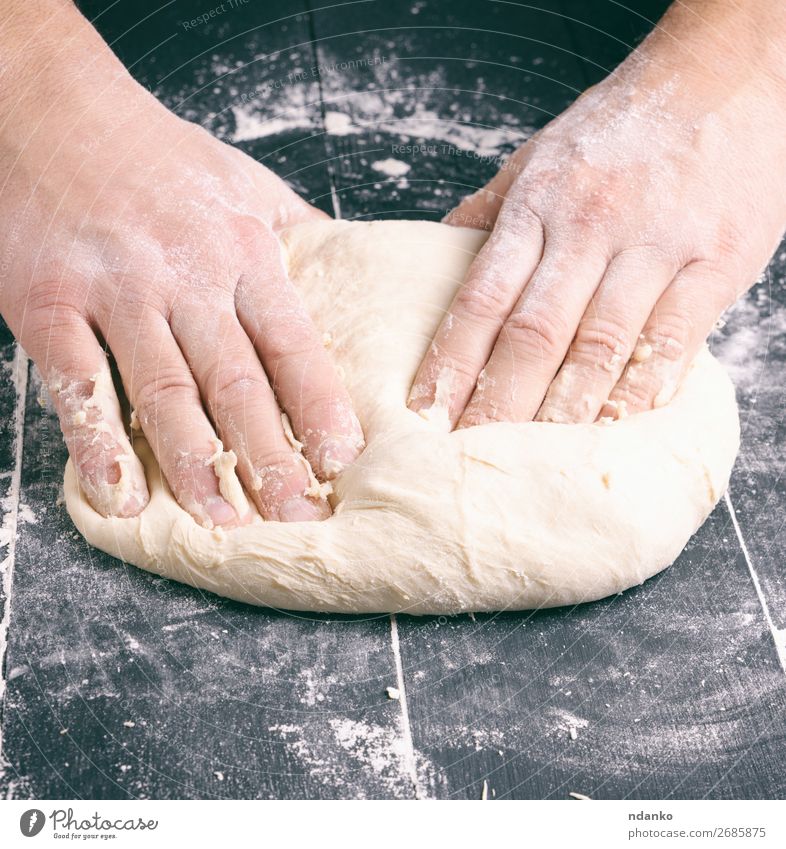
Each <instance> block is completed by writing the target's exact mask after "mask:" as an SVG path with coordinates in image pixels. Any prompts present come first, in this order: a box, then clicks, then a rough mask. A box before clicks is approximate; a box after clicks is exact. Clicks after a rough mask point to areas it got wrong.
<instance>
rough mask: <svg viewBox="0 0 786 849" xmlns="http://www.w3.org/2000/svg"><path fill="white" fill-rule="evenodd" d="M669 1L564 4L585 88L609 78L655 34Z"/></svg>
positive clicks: (578, 1)
mask: <svg viewBox="0 0 786 849" xmlns="http://www.w3.org/2000/svg"><path fill="white" fill-rule="evenodd" d="M670 5H671V2H670V0H629V2H627V3H624V4H623V3H617V2H615V0H594V2H592V3H587V2H584V0H561V3H560V7H561V11H562V13H563V15H564V18H565V25H566V27H567V28H568V30H569V32H570V34H571V37H572V40H573V45H574V51H575V54H576V57H577V58H578V60H579V62H580V66H581V69H582V72H583V73H584V75H585V80H586V84H587V85H588V86H589V85H595V83H598V82H600V81H601V80H602V79H603V78H604V77H605V76H607V75H608V74H609V73H610V72H611V71H613V70H614V68H616V67H617V65H619V63H620V62H622V60H623V59H624V58H625V57H626V56H627V55H628V54H629V53H630V52H631V50H633V48H634V47H636V46H637V45H638V44H640V43H641V41H642V40H643V39H644V37H645V36H646V35H647V34H648V33H649V32H650V30H652V28H653V26H654V25H655V24H656V23H657V21H658V19H659V18H660V17H661V16H662V15H663V13H664V12H665V11H666V9H667V8H668V7H669V6H670Z"/></svg>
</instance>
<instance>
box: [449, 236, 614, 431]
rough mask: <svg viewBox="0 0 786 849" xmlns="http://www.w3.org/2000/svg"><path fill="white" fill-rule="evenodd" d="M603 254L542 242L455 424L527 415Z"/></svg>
mask: <svg viewBox="0 0 786 849" xmlns="http://www.w3.org/2000/svg"><path fill="white" fill-rule="evenodd" d="M606 263H607V258H606V257H605V256H604V255H603V252H602V251H600V250H594V251H589V250H587V249H584V250H583V251H582V252H580V253H579V252H577V251H576V249H575V247H573V243H572V242H571V243H570V247H568V246H566V245H565V244H555V245H553V246H548V245H547V247H546V251H545V252H544V255H543V260H542V261H541V263H540V265H539V266H538V269H537V271H536V272H535V274H534V275H533V277H532V280H530V282H529V284H528V285H527V287H526V288H525V289H524V292H523V294H522V295H521V297H520V298H519V300H518V303H517V304H516V306H515V308H514V309H513V311H512V312H511V313H510V315H509V316H508V318H507V320H506V321H505V324H504V326H503V328H502V330H501V331H500V333H499V338H498V339H497V342H496V344H495V345H494V350H493V352H492V354H491V357H490V358H489V361H488V364H487V365H486V367H485V368H484V369H483V372H482V374H481V376H480V378H479V379H478V384H477V387H476V389H475V391H474V392H473V394H472V397H471V399H470V401H469V403H468V404H467V407H466V409H465V410H464V413H463V414H462V416H461V419H460V420H459V426H460V427H471V426H473V425H478V424H485V423H487V422H493V421H511V422H527V421H531V420H532V418H533V416H534V415H535V413H537V411H538V408H539V407H540V405H541V403H542V401H543V397H544V395H545V394H546V390H547V389H548V386H549V384H550V383H551V381H552V380H553V378H554V375H555V374H556V373H557V370H558V369H559V367H560V365H561V363H562V361H563V359H564V358H565V354H566V352H567V350H568V347H569V346H570V343H571V340H572V339H573V336H574V334H575V332H576V327H577V326H578V323H579V321H580V319H581V316H582V314H583V313H584V312H585V310H586V309H587V306H588V304H589V302H590V300H591V298H592V295H593V294H594V292H595V290H596V289H597V287H598V284H599V283H600V280H601V277H602V276H603V272H604V270H605V268H606Z"/></svg>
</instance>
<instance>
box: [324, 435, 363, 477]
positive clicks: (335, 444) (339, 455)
mask: <svg viewBox="0 0 786 849" xmlns="http://www.w3.org/2000/svg"><path fill="white" fill-rule="evenodd" d="M361 445H362V443H361ZM360 450H361V446H360V445H358V441H357V440H356V439H352V438H349V437H340V436H332V437H329V438H328V439H326V440H325V441H324V442H323V443H322V445H321V446H320V449H319V465H320V468H321V469H322V473H323V474H324V475H325V477H326V478H327V479H328V480H331V479H332V478H335V477H336V476H337V475H340V474H341V473H342V472H343V471H344V469H346V467H347V466H349V465H350V464H351V463H354V462H355V460H357V458H358V455H359V454H360Z"/></svg>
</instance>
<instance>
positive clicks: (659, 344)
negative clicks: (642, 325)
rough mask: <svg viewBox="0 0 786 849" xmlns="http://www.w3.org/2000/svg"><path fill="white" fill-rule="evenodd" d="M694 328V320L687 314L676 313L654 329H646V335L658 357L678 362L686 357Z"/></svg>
mask: <svg viewBox="0 0 786 849" xmlns="http://www.w3.org/2000/svg"><path fill="white" fill-rule="evenodd" d="M693 330H694V325H693V322H692V321H691V320H690V319H689V318H687V316H678V315H675V316H671V317H669V319H668V320H667V321H665V322H664V321H660V322H659V323H658V325H657V327H656V328H655V329H654V330H652V331H649V332H647V331H645V333H644V337H645V339H646V341H647V342H648V343H649V344H650V345H651V346H652V351H653V354H655V356H656V358H657V357H661V358H662V359H663V360H666V361H669V362H677V361H679V360H682V359H684V357H685V352H686V350H687V347H688V340H689V339H690V338H691V336H692V334H693Z"/></svg>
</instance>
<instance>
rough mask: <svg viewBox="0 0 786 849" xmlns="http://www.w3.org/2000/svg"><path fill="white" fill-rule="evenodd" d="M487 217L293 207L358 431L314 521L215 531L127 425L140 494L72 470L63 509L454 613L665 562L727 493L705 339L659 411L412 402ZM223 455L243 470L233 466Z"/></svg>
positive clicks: (108, 535) (284, 600)
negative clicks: (131, 500)
mask: <svg viewBox="0 0 786 849" xmlns="http://www.w3.org/2000/svg"><path fill="white" fill-rule="evenodd" d="M484 238H485V234H483V233H480V232H477V231H472V230H460V229H455V228H452V227H447V226H445V225H441V224H434V223H424V222H378V223H346V222H326V223H318V224H308V225H301V226H299V227H297V228H295V229H294V230H293V231H292V232H291V233H290V234H289V236H288V238H287V239H286V248H287V255H288V262H289V268H290V273H291V275H292V277H293V279H294V280H295V282H296V284H297V286H298V287H299V289H300V291H301V292H302V295H303V298H304V300H305V302H306V305H307V307H308V309H309V311H310V312H311V315H312V316H313V317H314V319H315V321H316V322H317V324H318V325H319V328H320V331H321V333H323V334H324V338H325V339H329V340H330V350H331V353H332V355H333V356H334V357H335V358H336V360H337V362H338V363H339V364H340V366H341V368H342V369H343V372H344V375H345V380H346V384H347V387H348V389H349V391H350V393H351V395H352V398H353V400H354V403H355V406H356V410H357V413H358V415H359V417H360V420H361V422H362V423H363V426H364V429H365V433H366V438H367V440H368V448H367V449H366V451H365V452H364V454H363V455H362V457H361V459H360V460H359V461H358V462H357V463H356V464H355V465H354V466H353V467H351V468H350V469H349V470H348V471H347V472H346V473H345V474H344V475H343V476H342V477H341V478H340V479H339V480H337V481H336V482H335V484H334V492H333V493H332V495H331V496H330V499H331V502H332V503H333V505H334V509H335V514H334V516H333V517H332V518H330V519H328V520H327V521H325V522H308V523H298V524H284V523H277V522H263V521H262V520H261V519H257V520H255V522H254V523H253V524H251V525H249V526H246V527H243V528H241V529H237V530H232V531H226V532H225V531H221V530H213V531H210V530H206V529H204V528H202V527H200V526H199V525H197V524H196V523H195V522H194V521H193V520H192V519H191V518H190V516H189V515H188V514H187V513H185V512H184V511H183V510H182V509H181V508H180V507H179V506H178V505H177V503H176V502H175V501H174V499H173V498H172V495H171V494H170V492H169V490H168V488H167V487H166V485H165V484H164V483H163V482H162V478H161V475H160V473H159V470H158V468H157V466H156V464H155V461H154V459H153V457H152V455H151V452H150V450H149V449H148V447H147V444H146V443H145V441H144V439H141V438H137V439H136V442H135V448H136V451H137V453H138V454H139V457H140V458H141V460H142V461H143V463H144V465H145V467H146V471H147V480H148V484H149V486H150V490H151V500H150V504H149V505H148V507H147V508H146V509H145V510H144V512H143V513H142V514H141V516H139V517H137V518H132V519H113V518H110V519H105V518H103V517H102V516H100V515H99V514H98V513H96V512H95V511H94V510H93V509H92V508H91V507H90V506H89V504H88V503H87V501H86V500H85V498H84V496H83V495H82V493H81V492H80V490H79V488H78V485H77V483H76V478H75V475H74V471H73V469H72V467H71V465H70V464H69V465H68V467H67V468H66V476H65V493H66V503H67V505H68V510H69V512H70V514H71V516H72V518H73V520H74V523H75V524H76V526H77V527H78V528H79V530H80V531H81V532H82V533H83V534H84V536H85V537H86V539H87V540H88V541H89V542H91V543H92V544H93V545H95V546H97V547H98V548H101V549H103V550H104V551H107V552H109V553H110V554H113V555H115V556H117V557H120V558H122V559H123V560H126V561H128V562H130V563H134V564H136V565H137V566H140V567H142V568H143V569H148V570H149V571H151V572H155V573H157V574H160V575H165V576H167V577H169V578H174V579H175V580H178V581H183V582H185V583H188V584H192V585H195V586H197V587H201V588H203V589H206V590H211V591H213V592H215V593H218V594H220V595H224V596H228V597H230V598H234V599H238V600H240V601H245V602H250V603H252V604H258V605H269V606H273V607H279V608H290V609H296V610H319V611H349V612H380V611H408V612H410V613H456V612H460V611H477V610H500V609H517V608H531V607H541V606H555V605H561V604H575V603H577V602H582V601H588V600H592V599H597V598H601V597H603V596H606V595H609V594H611V593H616V592H618V591H620V590H624V589H626V588H627V587H630V586H632V585H634V584H638V583H640V582H641V581H643V580H645V579H646V578H648V577H650V576H651V575H653V574H655V573H656V572H658V571H659V570H661V569H663V568H664V567H665V566H668V565H669V564H670V563H671V562H672V561H673V560H674V558H675V557H676V556H677V555H678V554H679V552H680V551H681V549H682V547H683V546H684V545H685V543H686V542H687V540H688V539H689V537H690V536H691V534H693V533H694V531H695V530H696V529H697V528H698V527H699V525H700V524H701V523H702V522H703V521H704V519H705V518H706V517H707V515H708V513H709V512H710V510H712V508H713V506H714V505H715V503H716V502H717V501H718V499H719V498H720V496H721V494H722V493H723V491H724V489H725V487H726V484H727V482H728V478H729V473H730V470H731V467H732V464H733V462H734V457H735V454H736V451H737V447H738V440H739V424H738V418H737V408H736V404H735V400H734V390H733V387H732V385H731V383H730V381H729V379H728V378H727V377H726V375H725V373H724V372H723V370H722V368H721V366H720V365H719V364H718V363H717V362H716V361H715V360H714V359H713V358H712V357H711V355H710V354H709V353H708V352H706V351H704V352H702V353H701V354H700V355H699V357H698V358H697V360H696V362H695V364H694V366H693V368H692V370H691V371H690V373H689V375H688V377H687V378H686V380H685V381H684V383H683V385H682V387H681V388H680V389H679V390H678V392H677V394H676V396H675V397H674V399H673V400H672V401H671V403H669V404H667V405H666V406H665V407H662V408H661V409H657V410H653V411H652V412H647V413H644V414H641V415H637V416H630V417H628V418H625V419H622V420H620V421H618V422H615V423H613V424H610V425H603V424H592V425H562V424H543V423H529V424H504V423H502V424H493V425H487V426H483V427H477V428H471V429H468V430H461V431H458V432H454V433H448V432H446V431H445V429H444V425H443V424H442V422H443V421H444V418H443V417H440V416H434V417H432V418H431V420H429V421H426V420H424V419H423V418H421V417H420V416H418V415H416V414H414V413H412V412H410V411H409V410H407V408H406V398H407V393H408V391H409V387H410V384H411V382H412V379H413V376H414V374H415V371H416V369H417V366H418V364H419V362H420V360H421V358H422V356H423V353H424V352H425V351H426V349H427V347H428V345H429V342H430V340H431V338H432V336H433V334H434V331H435V330H436V328H437V326H438V324H439V322H440V320H441V318H442V316H443V314H444V311H445V309H446V307H447V306H448V305H449V304H450V302H451V300H452V298H453V295H454V293H455V292H456V289H457V287H458V286H459V284H460V283H461V281H462V279H463V278H464V276H465V274H466V271H467V268H468V266H469V264H470V261H471V260H472V258H473V256H474V254H475V252H476V251H477V250H478V249H479V247H480V246H481V244H482V243H483V239H484ZM227 473H232V474H233V473H234V472H233V471H232V469H231V468H229V470H228V472H227Z"/></svg>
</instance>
